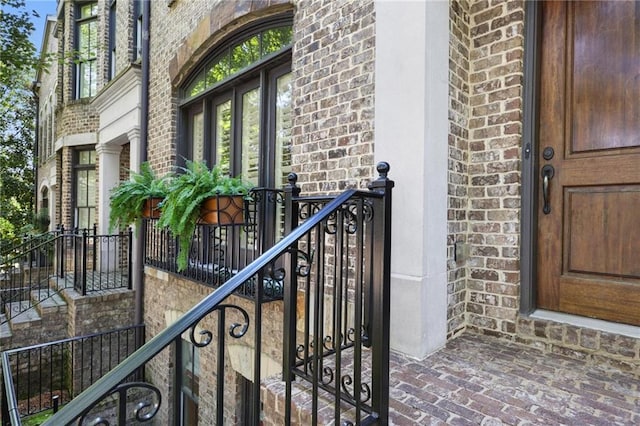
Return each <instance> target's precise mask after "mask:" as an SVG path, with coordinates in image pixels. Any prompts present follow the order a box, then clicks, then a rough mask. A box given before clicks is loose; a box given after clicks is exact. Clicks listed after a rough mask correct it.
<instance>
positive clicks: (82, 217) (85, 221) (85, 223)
mask: <svg viewBox="0 0 640 426" xmlns="http://www.w3.org/2000/svg"><path fill="white" fill-rule="evenodd" d="M76 226H77V227H78V228H80V229H84V228H88V227H89V210H88V209H86V208H78V223H77V224H76Z"/></svg>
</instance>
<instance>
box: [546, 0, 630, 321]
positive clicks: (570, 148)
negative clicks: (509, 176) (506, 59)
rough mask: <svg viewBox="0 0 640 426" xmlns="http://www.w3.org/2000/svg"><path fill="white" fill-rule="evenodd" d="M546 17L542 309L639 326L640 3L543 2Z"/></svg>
mask: <svg viewBox="0 0 640 426" xmlns="http://www.w3.org/2000/svg"><path fill="white" fill-rule="evenodd" d="M542 19H543V23H542V39H541V40H542V41H541V45H542V46H541V51H540V55H541V56H540V58H541V68H540V81H541V83H540V92H539V98H540V102H539V108H540V110H539V117H540V125H539V132H538V134H539V140H538V145H539V146H538V152H539V153H540V156H539V158H538V164H539V169H538V194H539V195H538V204H539V209H538V211H539V214H538V237H537V251H536V256H537V267H536V277H537V281H538V282H537V288H536V292H537V303H538V307H540V308H544V309H550V310H557V311H562V312H568V313H573V314H578V315H585V316H589V317H595V318H601V319H605V320H611V321H618V322H623V323H629V324H638V325H640V324H639V323H640V2H633V1H615V2H559V1H551V2H544V3H543V6H542ZM547 147H549V148H553V150H554V152H555V155H553V156H551V157H550V158H544V156H543V155H542V154H543V152H544V149H545V148H547ZM545 166H546V167H547V168H549V167H553V169H554V175H553V177H552V178H551V180H550V181H549V186H548V197H547V200H548V201H549V203H550V209H549V210H547V211H546V213H545V212H543V209H542V206H543V203H544V201H545V200H544V196H543V192H544V191H543V182H542V181H543V179H542V170H541V169H542V168H543V167H545Z"/></svg>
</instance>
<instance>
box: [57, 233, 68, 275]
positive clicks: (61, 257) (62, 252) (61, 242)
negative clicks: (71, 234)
mask: <svg viewBox="0 0 640 426" xmlns="http://www.w3.org/2000/svg"><path fill="white" fill-rule="evenodd" d="M59 230H60V235H59V236H58V244H59V247H58V254H59V258H58V267H59V268H60V270H59V271H58V276H59V277H60V278H64V266H65V263H64V258H65V256H66V250H65V239H64V225H62V224H61V225H60V228H59Z"/></svg>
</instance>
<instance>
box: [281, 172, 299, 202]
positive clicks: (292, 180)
mask: <svg viewBox="0 0 640 426" xmlns="http://www.w3.org/2000/svg"><path fill="white" fill-rule="evenodd" d="M287 182H289V185H286V186H285V188H284V192H286V193H290V194H292V195H293V196H294V197H298V196H299V195H300V187H299V186H298V175H297V174H296V173H294V172H291V173H289V175H287Z"/></svg>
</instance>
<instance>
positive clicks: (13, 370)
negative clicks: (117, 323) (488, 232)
mask: <svg viewBox="0 0 640 426" xmlns="http://www.w3.org/2000/svg"><path fill="white" fill-rule="evenodd" d="M143 336H144V327H143V326H133V327H127V328H122V329H117V330H113V331H109V332H105V333H99V334H93V335H89V336H82V337H74V338H71V339H64V340H58V341H55V342H50V343H45V344H42V345H35V346H29V347H26V348H19V349H13V350H9V351H6V352H4V353H3V354H2V371H3V386H2V389H0V393H1V394H2V424H3V425H9V424H19V423H18V421H19V419H24V418H25V417H28V416H31V415H34V414H37V413H40V412H43V411H46V410H54V409H55V410H57V407H58V406H62V405H64V404H66V403H68V402H69V401H70V400H71V399H72V398H73V397H75V396H76V395H78V394H80V393H81V392H82V391H84V390H85V389H87V388H88V387H89V386H90V385H91V384H93V383H94V382H95V381H96V380H98V379H99V378H100V377H102V376H103V375H104V374H105V373H107V372H108V371H109V370H111V369H112V368H113V367H115V366H116V365H117V364H118V363H120V362H122V361H123V360H124V359H125V358H126V357H127V356H129V355H131V354H132V353H133V352H134V351H135V349H137V348H136V342H138V341H139V340H138V338H141V337H143ZM141 377H142V371H136V372H134V374H133V375H132V376H131V377H129V378H128V380H139V379H140V378H141ZM10 419H11V422H10Z"/></svg>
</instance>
